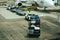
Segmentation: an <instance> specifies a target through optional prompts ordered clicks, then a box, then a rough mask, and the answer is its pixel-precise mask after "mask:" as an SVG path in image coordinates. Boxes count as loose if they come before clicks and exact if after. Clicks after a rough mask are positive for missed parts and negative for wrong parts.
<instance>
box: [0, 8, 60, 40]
mask: <svg viewBox="0 0 60 40" xmlns="http://www.w3.org/2000/svg"><path fill="white" fill-rule="evenodd" d="M8 13H9V14H8ZM34 13H37V15H43V14H42V13H44V12H36V11H35V12H34ZM7 14H8V15H7ZM44 15H45V16H40V18H41V33H40V34H41V36H40V37H39V38H36V37H28V36H27V31H28V21H26V20H25V19H24V17H23V16H18V15H16V14H15V13H12V12H10V11H8V10H6V9H5V8H0V40H50V39H54V38H60V27H59V26H60V25H59V24H60V23H58V22H57V21H56V19H55V18H54V17H55V16H54V17H49V16H46V15H49V14H47V13H45V14H44ZM21 18H23V19H21ZM17 19H18V20H17Z"/></svg>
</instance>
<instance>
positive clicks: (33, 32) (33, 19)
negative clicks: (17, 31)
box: [7, 6, 40, 37]
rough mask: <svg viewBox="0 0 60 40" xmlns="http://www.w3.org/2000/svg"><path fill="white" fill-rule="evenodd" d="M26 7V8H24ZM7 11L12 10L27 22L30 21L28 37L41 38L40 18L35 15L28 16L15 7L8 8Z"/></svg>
mask: <svg viewBox="0 0 60 40" xmlns="http://www.w3.org/2000/svg"><path fill="white" fill-rule="evenodd" d="M23 7H24V6H23ZM7 10H10V11H11V12H16V14H18V15H23V16H25V20H27V21H29V27H28V33H27V34H28V36H36V37H39V36H40V17H39V16H38V15H35V14H28V15H26V13H25V11H21V9H19V8H15V7H14V6H12V7H10V6H8V8H7Z"/></svg>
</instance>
